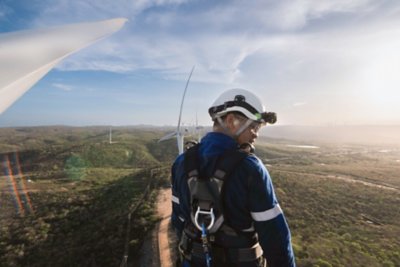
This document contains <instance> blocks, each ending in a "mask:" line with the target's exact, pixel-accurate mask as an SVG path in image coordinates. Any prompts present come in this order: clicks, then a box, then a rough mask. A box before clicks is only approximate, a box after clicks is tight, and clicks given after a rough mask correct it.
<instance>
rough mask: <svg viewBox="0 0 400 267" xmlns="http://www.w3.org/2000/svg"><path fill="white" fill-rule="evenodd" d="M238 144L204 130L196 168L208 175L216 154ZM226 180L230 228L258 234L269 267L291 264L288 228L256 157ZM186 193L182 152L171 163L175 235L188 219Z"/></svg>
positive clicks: (265, 170) (267, 176) (292, 255)
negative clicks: (204, 134) (198, 163)
mask: <svg viewBox="0 0 400 267" xmlns="http://www.w3.org/2000/svg"><path fill="white" fill-rule="evenodd" d="M237 147H238V144H237V142H236V141H235V140H234V139H232V138H231V137H229V136H227V135H225V134H223V133H218V132H211V133H208V134H207V135H206V136H205V137H204V138H203V139H202V141H201V143H200V147H199V160H200V165H199V166H200V170H202V172H203V173H205V174H206V175H208V177H210V176H211V175H212V174H213V172H214V171H215V168H216V161H217V158H218V156H220V155H222V154H223V153H224V152H225V151H227V150H231V149H235V148H237ZM227 179H229V183H226V185H225V186H226V188H225V195H224V200H223V201H224V206H225V210H226V211H227V213H226V214H224V216H225V217H226V218H225V221H226V222H229V224H230V226H231V227H233V228H234V229H239V230H241V231H244V232H251V231H255V232H256V233H257V234H258V238H259V242H260V245H261V248H262V249H263V255H264V257H265V258H266V259H267V262H268V266H269V267H294V266H295V261H294V254H293V250H292V245H291V237H290V231H289V227H288V225H287V223H286V219H285V216H284V214H283V212H282V209H281V208H280V206H279V204H278V201H277V199H276V196H275V192H274V187H273V185H272V181H271V177H270V175H269V173H268V171H267V169H266V168H265V166H264V164H263V163H262V162H261V160H260V159H259V158H257V157H256V156H255V155H253V154H251V155H249V156H247V157H246V158H245V159H244V160H243V161H242V162H241V163H240V164H239V166H235V169H234V171H233V173H232V174H231V175H230V177H227ZM190 212H191V211H190V192H189V187H188V184H187V177H186V174H185V171H184V154H182V155H180V156H178V158H177V159H176V160H175V162H174V164H173V166H172V216H171V220H172V225H173V227H174V228H175V230H176V232H177V234H178V237H180V236H181V235H182V231H183V228H184V225H185V222H186V221H190Z"/></svg>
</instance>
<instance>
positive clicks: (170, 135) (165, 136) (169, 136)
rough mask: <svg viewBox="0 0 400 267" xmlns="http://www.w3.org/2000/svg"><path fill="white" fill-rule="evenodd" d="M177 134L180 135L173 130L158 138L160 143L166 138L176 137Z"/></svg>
mask: <svg viewBox="0 0 400 267" xmlns="http://www.w3.org/2000/svg"><path fill="white" fill-rule="evenodd" d="M177 135H178V134H177V132H173V133H169V134H167V135H164V136H163V137H161V138H160V140H158V143H159V142H162V141H165V140H168V139H172V138H173V137H175V136H177Z"/></svg>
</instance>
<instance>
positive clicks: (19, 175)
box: [14, 152, 34, 213]
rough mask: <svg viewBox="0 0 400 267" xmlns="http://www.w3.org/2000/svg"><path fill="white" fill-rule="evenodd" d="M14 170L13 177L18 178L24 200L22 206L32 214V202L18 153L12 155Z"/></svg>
mask: <svg viewBox="0 0 400 267" xmlns="http://www.w3.org/2000/svg"><path fill="white" fill-rule="evenodd" d="M14 163H15V165H14V170H15V172H14V173H15V175H16V177H17V178H19V189H20V190H21V191H22V197H23V198H24V200H25V201H24V204H25V209H26V210H27V211H28V212H30V213H34V210H33V207H32V202H31V199H30V197H29V193H28V190H27V188H26V183H25V178H24V175H23V172H22V169H21V163H20V161H19V154H18V152H15V153H14Z"/></svg>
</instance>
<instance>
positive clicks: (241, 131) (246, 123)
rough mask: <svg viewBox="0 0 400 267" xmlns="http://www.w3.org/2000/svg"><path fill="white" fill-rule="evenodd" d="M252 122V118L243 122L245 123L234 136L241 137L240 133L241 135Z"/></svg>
mask: <svg viewBox="0 0 400 267" xmlns="http://www.w3.org/2000/svg"><path fill="white" fill-rule="evenodd" d="M252 122H253V121H252V120H250V119H247V120H246V122H245V123H243V125H242V126H241V127H240V128H239V129H238V130H237V131H236V133H234V136H236V137H239V135H241V134H242V133H243V132H244V131H245V130H246V129H247V127H249V126H250V124H251V123H252Z"/></svg>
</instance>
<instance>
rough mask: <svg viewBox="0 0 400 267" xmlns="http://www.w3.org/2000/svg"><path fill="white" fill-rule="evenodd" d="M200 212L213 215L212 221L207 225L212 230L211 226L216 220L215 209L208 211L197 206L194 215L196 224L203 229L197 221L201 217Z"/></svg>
mask: <svg viewBox="0 0 400 267" xmlns="http://www.w3.org/2000/svg"><path fill="white" fill-rule="evenodd" d="M199 214H203V215H209V216H210V217H211V222H210V224H209V225H208V226H207V230H210V229H211V227H213V225H214V221H215V216H214V209H213V208H211V210H210V211H206V210H201V209H200V207H197V211H196V213H195V215H194V224H195V225H196V227H197V229H199V230H200V231H201V230H202V227H201V226H200V224H199V222H198V221H197V220H198V219H199Z"/></svg>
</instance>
